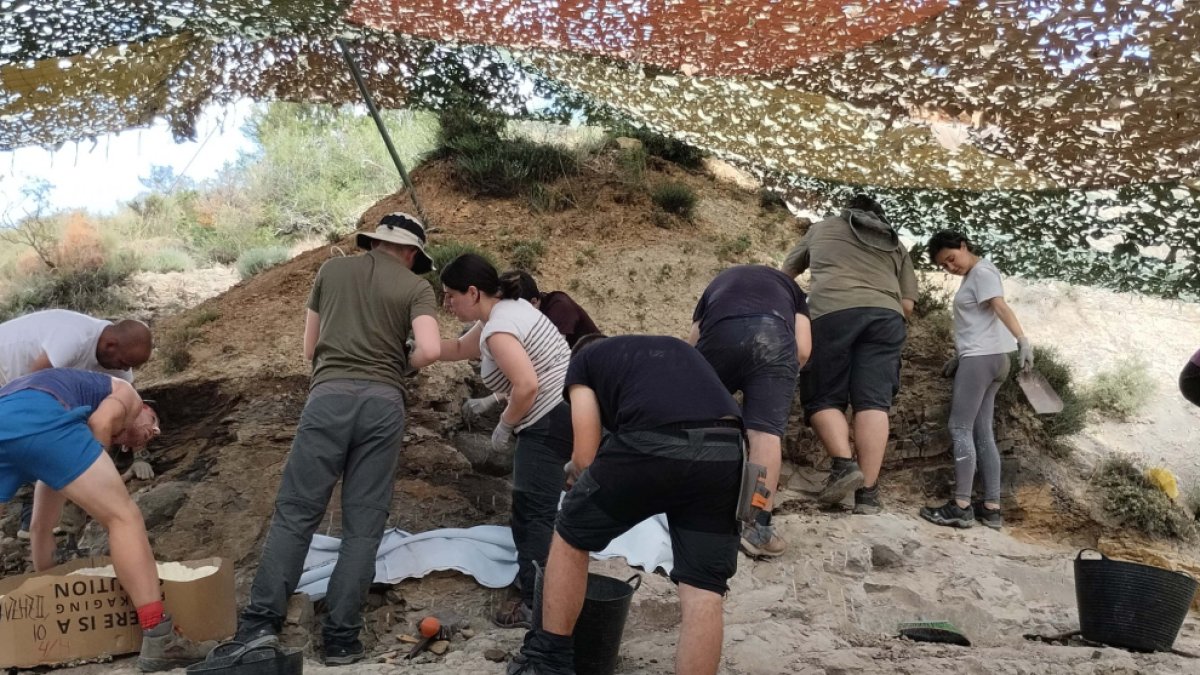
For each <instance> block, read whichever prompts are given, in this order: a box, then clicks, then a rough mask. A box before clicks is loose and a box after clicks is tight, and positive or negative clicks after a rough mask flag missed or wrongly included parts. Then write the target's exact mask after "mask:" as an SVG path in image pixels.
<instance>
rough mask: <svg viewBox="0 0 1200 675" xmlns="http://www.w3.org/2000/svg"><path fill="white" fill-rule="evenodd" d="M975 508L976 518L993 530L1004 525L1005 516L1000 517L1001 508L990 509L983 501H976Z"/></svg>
mask: <svg viewBox="0 0 1200 675" xmlns="http://www.w3.org/2000/svg"><path fill="white" fill-rule="evenodd" d="M973 510H974V512H975V520H977V521H979V522H981V523H983V524H984V525H987V526H988V527H990V528H992V529H993V530H998V529H1000V528H1001V527H1004V518H1001V517H1000V509H998V508H997V509H989V508H988V507H987V506H985V505H984V503H983V502H975V504H974V509H973Z"/></svg>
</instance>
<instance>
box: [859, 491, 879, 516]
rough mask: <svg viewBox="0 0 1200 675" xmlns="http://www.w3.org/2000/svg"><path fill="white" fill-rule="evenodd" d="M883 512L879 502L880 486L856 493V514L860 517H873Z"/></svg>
mask: <svg viewBox="0 0 1200 675" xmlns="http://www.w3.org/2000/svg"><path fill="white" fill-rule="evenodd" d="M882 510H883V502H881V501H879V486H878V485H876V486H875V487H872V488H859V489H857V490H855V491H854V512H855V513H857V514H858V515H860V516H873V515H875V514H876V513H879V512H880V511H882Z"/></svg>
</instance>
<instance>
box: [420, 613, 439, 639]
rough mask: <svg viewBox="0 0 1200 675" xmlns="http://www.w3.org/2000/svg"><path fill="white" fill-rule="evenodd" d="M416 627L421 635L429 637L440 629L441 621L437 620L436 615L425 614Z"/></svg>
mask: <svg viewBox="0 0 1200 675" xmlns="http://www.w3.org/2000/svg"><path fill="white" fill-rule="evenodd" d="M418 629H419V630H420V631H421V636H422V637H427V638H431V637H433V636H435V635H437V634H438V631H440V630H441V629H442V622H441V621H438V620H437V617H436V616H427V617H425V618H424V619H421V623H420V625H419V626H418Z"/></svg>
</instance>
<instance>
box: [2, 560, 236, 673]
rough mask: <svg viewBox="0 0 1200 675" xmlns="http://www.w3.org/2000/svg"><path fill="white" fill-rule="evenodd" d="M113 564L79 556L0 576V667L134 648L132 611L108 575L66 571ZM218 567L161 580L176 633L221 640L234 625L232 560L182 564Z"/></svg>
mask: <svg viewBox="0 0 1200 675" xmlns="http://www.w3.org/2000/svg"><path fill="white" fill-rule="evenodd" d="M110 564H112V560H111V559H109V558H100V557H98V558H81V559H79V560H73V561H71V562H69V563H67V564H65V565H59V566H58V567H54V568H52V569H49V570H46V571H45V572H41V573H34V574H24V575H21V576H17V577H9V578H7V579H0V668H13V667H22V668H23V667H30V666H39V665H55V664H59V663H66V662H69V661H81V660H87V659H95V658H99V657H104V656H117V655H120V654H130V653H133V652H137V651H138V650H139V649H141V646H142V631H141V628H140V627H139V626H138V621H137V610H136V608H134V606H133V603H132V602H131V601H130V600H129V596H127V595H126V594H125V591H124V590H123V589H122V588H121V584H120V583H118V582H117V580H116V579H115V578H111V577H94V576H85V575H78V574H77V575H69V573H70V572H72V571H74V570H77V569H81V568H84V567H103V566H105V565H110ZM182 564H183V565H185V566H187V567H191V568H193V569H195V568H198V567H206V566H216V567H217V571H216V572H215V573H214V574H211V575H209V576H206V577H202V578H200V579H196V580H193V581H162V582H161V584H162V591H163V603H164V604H165V605H166V608H167V611H168V612H170V614H171V617H172V618H173V619H174V622H175V627H176V628H177V629H178V630H179V632H181V633H183V634H184V635H186V636H187V637H189V638H191V639H193V640H222V639H225V638H228V637H230V636H231V635H233V633H234V631H235V630H236V628H237V606H236V602H235V598H234V591H233V563H232V562H230V561H228V560H225V559H223V558H208V559H205V560H191V561H188V562H185V563H182Z"/></svg>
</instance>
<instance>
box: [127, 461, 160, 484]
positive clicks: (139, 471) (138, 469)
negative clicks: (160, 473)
mask: <svg viewBox="0 0 1200 675" xmlns="http://www.w3.org/2000/svg"><path fill="white" fill-rule="evenodd" d="M129 470H130V471H132V472H133V475H134V477H135V478H137V479H138V480H150V479H151V478H154V468H153V467H151V466H150V462H147V461H145V460H142V459H139V460H137V461H135V462H134V463H133V466H131V467H129Z"/></svg>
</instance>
